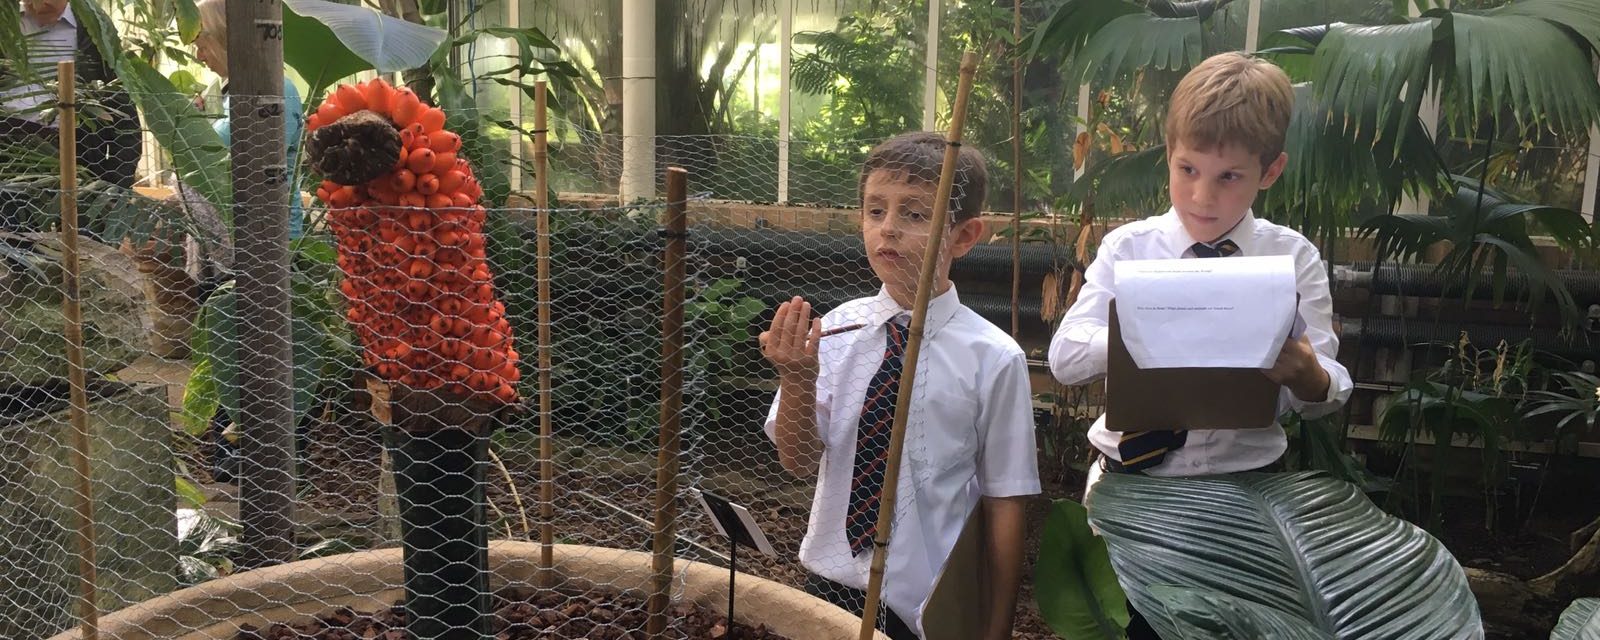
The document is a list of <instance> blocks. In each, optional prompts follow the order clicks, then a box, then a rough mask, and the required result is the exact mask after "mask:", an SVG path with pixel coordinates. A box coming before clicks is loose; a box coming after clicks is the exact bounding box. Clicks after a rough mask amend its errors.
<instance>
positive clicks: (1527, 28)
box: [1442, 0, 1600, 133]
mask: <svg viewBox="0 0 1600 640" xmlns="http://www.w3.org/2000/svg"><path fill="white" fill-rule="evenodd" d="M1545 1H1548V0H1545ZM1525 4H1535V3H1525ZM1512 6H1517V5H1512ZM1442 15H1443V16H1444V18H1443V19H1444V20H1445V21H1446V27H1447V28H1448V31H1447V34H1448V37H1449V40H1447V41H1446V43H1445V45H1444V47H1445V49H1444V51H1449V50H1453V55H1454V60H1453V63H1454V65H1453V66H1454V69H1453V74H1452V75H1453V78H1452V79H1451V81H1450V82H1449V83H1446V84H1445V86H1446V87H1448V89H1449V91H1448V97H1449V99H1451V100H1452V101H1454V102H1456V103H1457V104H1460V105H1461V107H1463V108H1460V109H1456V110H1453V111H1454V112H1455V114H1456V115H1457V119H1458V120H1459V124H1460V125H1461V126H1464V127H1467V128H1471V127H1473V126H1476V123H1478V122H1481V121H1482V120H1483V119H1484V118H1490V119H1492V120H1493V121H1494V122H1495V123H1496V125H1499V124H1500V118H1501V114H1502V113H1503V112H1504V111H1506V110H1509V111H1510V112H1511V114H1512V117H1513V118H1514V119H1515V122H1516V123H1517V124H1518V125H1520V126H1524V127H1526V126H1534V125H1542V124H1546V123H1548V124H1549V125H1551V126H1552V127H1553V128H1554V129H1556V130H1558V131H1562V132H1568V133H1576V132H1582V131H1586V130H1587V129H1588V128H1589V125H1590V123H1592V122H1594V121H1595V117H1596V115H1597V114H1600V84H1597V83H1596V81H1595V73H1594V68H1593V67H1592V66H1590V63H1589V52H1588V51H1585V50H1584V47H1583V46H1582V44H1583V41H1582V40H1579V39H1578V38H1577V37H1574V36H1573V35H1572V34H1571V33H1570V32H1567V31H1564V30H1563V29H1562V28H1561V27H1559V26H1557V24H1556V23H1553V22H1549V21H1547V20H1546V19H1545V18H1541V17H1533V16H1529V15H1519V14H1499V15H1474V14H1470V13H1460V12H1458V13H1447V14H1442ZM1593 26H1595V28H1596V31H1597V32H1600V25H1593Z"/></svg>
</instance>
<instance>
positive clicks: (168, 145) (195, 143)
mask: <svg viewBox="0 0 1600 640" xmlns="http://www.w3.org/2000/svg"><path fill="white" fill-rule="evenodd" d="M118 69H119V74H120V75H121V76H122V79H123V82H126V83H127V84H128V85H129V87H130V88H131V91H130V93H131V94H132V96H133V99H134V101H135V102H137V103H138V105H139V111H140V113H142V114H143V115H144V120H145V124H146V127H147V128H148V129H149V131H150V135H151V136H153V137H154V138H155V139H156V142H159V143H161V147H162V148H163V149H166V150H167V151H168V152H170V153H171V154H172V163H173V165H175V168H176V169H177V172H178V178H179V179H180V180H182V181H183V182H184V184H187V185H189V186H190V187H191V188H193V189H194V190H195V191H196V192H198V193H199V194H200V195H201V196H202V197H204V198H205V199H206V201H207V202H210V203H211V204H212V205H213V206H215V207H216V209H217V211H218V213H220V214H221V215H222V216H223V219H224V220H227V221H229V224H230V225H231V224H232V218H233V215H232V213H233V207H232V206H230V204H231V203H232V202H233V185H232V183H231V182H230V181H229V173H228V161H229V157H228V151H227V147H225V146H223V144H222V137H221V136H218V135H217V132H216V130H215V129H212V128H211V120H210V118H208V117H207V116H206V115H205V114H203V113H200V110H199V109H196V108H195V106H194V103H192V102H190V101H189V100H188V98H185V97H184V94H183V93H182V92H180V91H178V89H177V87H174V86H173V85H172V81H171V80H168V79H167V77H166V76H163V75H161V72H159V71H156V69H155V68H154V67H152V66H150V65H149V63H146V62H145V61H144V60H140V59H139V58H137V57H134V56H122V57H121V58H120V63H119V64H118Z"/></svg>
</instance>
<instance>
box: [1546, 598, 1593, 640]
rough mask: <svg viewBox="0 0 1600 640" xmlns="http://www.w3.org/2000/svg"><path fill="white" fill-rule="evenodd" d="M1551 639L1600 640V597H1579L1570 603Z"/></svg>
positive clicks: (1557, 623) (1551, 633)
mask: <svg viewBox="0 0 1600 640" xmlns="http://www.w3.org/2000/svg"><path fill="white" fill-rule="evenodd" d="M1550 640H1600V598H1579V599H1577V600H1574V601H1573V602H1572V604H1571V605H1568V606H1567V610H1566V611H1562V612H1561V619H1560V620H1557V621H1556V628H1555V630H1554V631H1551V632H1550Z"/></svg>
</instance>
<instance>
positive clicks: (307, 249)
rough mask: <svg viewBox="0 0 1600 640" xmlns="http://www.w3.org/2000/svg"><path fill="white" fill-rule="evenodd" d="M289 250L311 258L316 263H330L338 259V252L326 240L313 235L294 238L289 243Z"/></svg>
mask: <svg viewBox="0 0 1600 640" xmlns="http://www.w3.org/2000/svg"><path fill="white" fill-rule="evenodd" d="M289 252H290V253H291V254H292V255H295V256H297V257H300V258H303V259H306V260H311V261H313V262H315V263H317V264H323V265H330V264H335V263H337V262H338V260H339V252H338V251H335V250H334V248H333V245H332V244H330V243H329V242H328V241H327V240H325V239H322V238H317V237H313V236H302V237H299V238H295V239H294V241H293V242H291V243H290V244H289Z"/></svg>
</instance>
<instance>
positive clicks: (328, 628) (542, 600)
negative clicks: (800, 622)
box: [235, 588, 786, 640]
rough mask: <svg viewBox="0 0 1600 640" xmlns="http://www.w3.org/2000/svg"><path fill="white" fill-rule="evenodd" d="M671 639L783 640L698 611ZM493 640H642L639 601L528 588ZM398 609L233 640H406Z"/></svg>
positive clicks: (502, 615)
mask: <svg viewBox="0 0 1600 640" xmlns="http://www.w3.org/2000/svg"><path fill="white" fill-rule="evenodd" d="M671 614H672V619H671V621H670V622H669V624H670V625H671V627H670V629H671V633H672V635H673V636H674V637H679V638H689V639H694V640H699V639H701V638H715V639H720V640H786V639H785V638H784V637H783V636H780V635H778V634H776V633H773V632H772V631H769V630H768V629H767V627H766V625H760V626H757V627H755V628H753V629H752V628H750V627H747V626H745V625H743V624H736V625H734V627H733V629H732V630H731V632H730V630H729V629H728V627H727V619H726V618H724V617H722V616H721V615H719V614H716V613H713V612H711V611H708V610H706V609H704V608H702V607H700V606H699V605H694V604H680V605H676V606H674V607H673V608H672V610H671ZM493 625H494V629H493V630H494V633H495V640H533V639H535V638H537V639H539V640H581V639H594V640H644V638H646V637H648V636H646V634H645V631H644V629H645V603H644V600H643V599H640V598H636V597H633V596H627V595H617V594H612V593H597V592H590V593H584V594H579V595H569V594H565V593H561V592H557V591H548V590H535V589H527V588H516V589H507V590H505V591H502V592H500V593H498V594H496V595H495V613H494V621H493ZM405 627H406V612H405V608H404V607H403V603H400V602H397V603H395V605H394V606H393V607H390V608H388V609H384V610H382V611H376V612H358V611H352V610H350V609H347V608H340V609H335V610H333V611H329V612H327V613H324V614H322V615H319V616H317V617H315V618H306V619H302V620H296V621H293V622H289V623H276V624H273V625H271V626H269V627H267V628H266V629H257V628H254V627H251V626H248V625H246V626H244V627H242V628H240V630H239V633H238V635H236V636H235V639H236V640H406V634H405Z"/></svg>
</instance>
